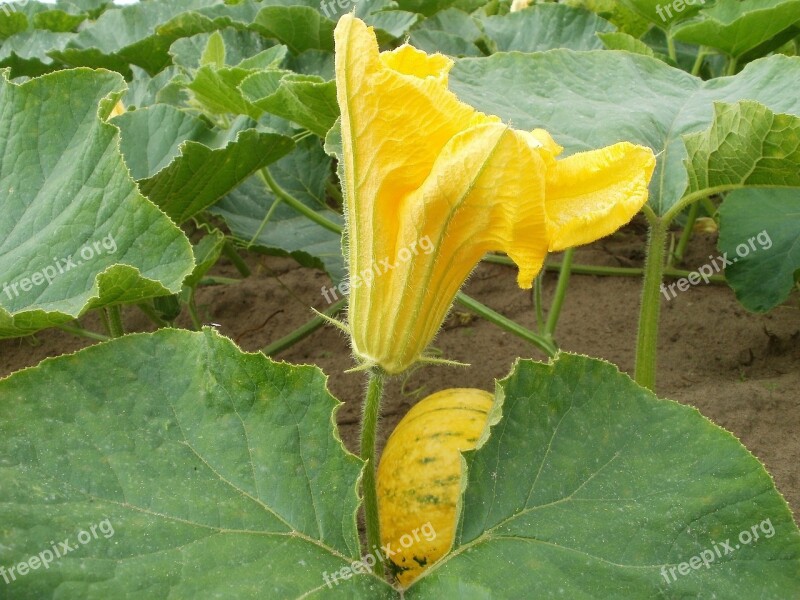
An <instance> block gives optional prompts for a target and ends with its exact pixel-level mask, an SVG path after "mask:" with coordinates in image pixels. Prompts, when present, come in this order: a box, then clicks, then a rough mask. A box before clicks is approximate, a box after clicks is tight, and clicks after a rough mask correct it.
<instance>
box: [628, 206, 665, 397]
mask: <svg viewBox="0 0 800 600" xmlns="http://www.w3.org/2000/svg"><path fill="white" fill-rule="evenodd" d="M668 228H669V221H666V220H665V219H659V218H652V219H650V235H649V237H648V240H647V259H646V260H645V266H644V283H643V284H642V290H643V291H642V304H641V307H640V309H639V329H638V334H637V338H636V367H635V371H634V379H635V380H636V382H637V383H638V384H639V385H642V386H644V387H646V388H648V389H650V390H653V389H654V388H655V384H656V353H657V349H658V348H657V346H658V325H659V317H660V315H661V280H662V277H663V275H664V253H665V251H666V247H667V229H668Z"/></svg>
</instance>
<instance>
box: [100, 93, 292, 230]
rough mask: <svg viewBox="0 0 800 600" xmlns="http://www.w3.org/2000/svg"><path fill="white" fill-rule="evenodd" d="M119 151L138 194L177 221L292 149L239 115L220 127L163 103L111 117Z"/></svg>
mask: <svg viewBox="0 0 800 600" xmlns="http://www.w3.org/2000/svg"><path fill="white" fill-rule="evenodd" d="M113 123H114V124H115V125H117V126H118V127H119V128H120V130H121V132H122V145H121V148H122V154H123V156H124V157H125V162H126V163H127V165H128V167H129V168H130V170H131V174H132V175H133V177H134V179H136V180H137V182H138V183H139V188H140V189H141V191H142V193H143V194H144V195H145V196H147V197H148V198H149V199H150V200H152V201H153V202H155V203H156V204H158V205H159V206H160V207H161V209H162V210H163V211H164V212H166V213H167V214H168V215H169V216H170V217H171V218H172V219H173V220H174V221H175V222H176V223H183V222H184V221H186V220H187V219H189V218H191V217H193V216H194V215H196V214H197V213H199V212H201V211H203V210H205V209H206V208H208V207H209V206H211V205H212V204H214V203H215V202H216V201H217V200H219V199H220V198H222V197H223V196H224V195H225V194H227V193H228V192H230V191H231V190H232V189H234V188H235V187H236V186H237V185H239V184H240V183H241V182H242V181H244V180H245V179H247V178H248V177H249V176H250V175H252V174H253V173H254V172H255V171H257V170H258V169H260V168H262V167H265V166H266V165H268V164H270V163H273V162H275V161H276V160H278V159H279V158H280V157H282V156H284V155H285V154H287V153H289V152H291V150H292V149H293V148H294V142H292V140H291V138H288V137H286V136H283V135H280V134H277V133H266V132H262V131H258V130H256V129H253V128H251V127H250V125H252V123H248V122H247V120H245V119H240V120H239V121H237V122H236V123H234V125H233V126H232V127H231V128H230V129H228V130H224V131H219V130H215V129H212V128H210V127H209V126H208V125H207V124H206V123H204V122H203V121H201V120H200V119H198V118H196V117H194V116H192V115H190V114H188V113H186V112H184V111H182V110H179V109H177V108H175V107H173V106H169V105H167V104H156V105H153V106H149V107H147V108H141V109H139V110H136V111H133V112H126V113H124V114H122V115H120V116H118V117H115V118H114V120H113Z"/></svg>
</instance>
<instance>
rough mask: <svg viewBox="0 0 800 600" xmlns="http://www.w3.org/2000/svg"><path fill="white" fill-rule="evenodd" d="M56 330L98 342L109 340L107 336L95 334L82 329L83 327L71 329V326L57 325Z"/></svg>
mask: <svg viewBox="0 0 800 600" xmlns="http://www.w3.org/2000/svg"><path fill="white" fill-rule="evenodd" d="M58 328H59V329H61V330H62V331H66V332H67V333H71V334H72V335H77V336H80V337H85V338H88V339H90V340H96V341H98V342H107V341H108V340H110V339H111V338H110V337H108V336H107V335H103V334H102V333H95V332H94V331H89V330H88V329H84V328H83V327H73V326H72V325H58Z"/></svg>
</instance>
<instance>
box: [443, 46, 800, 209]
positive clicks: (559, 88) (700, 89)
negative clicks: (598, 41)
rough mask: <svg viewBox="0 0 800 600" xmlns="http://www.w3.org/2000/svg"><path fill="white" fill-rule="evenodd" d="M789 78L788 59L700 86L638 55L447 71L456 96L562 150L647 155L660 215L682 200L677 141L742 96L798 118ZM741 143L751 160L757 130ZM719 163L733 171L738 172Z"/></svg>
mask: <svg viewBox="0 0 800 600" xmlns="http://www.w3.org/2000/svg"><path fill="white" fill-rule="evenodd" d="M795 80H800V58H789V57H786V56H772V57H769V58H766V59H761V60H758V61H754V62H752V63H750V64H749V65H747V66H746V67H745V68H744V69H743V71H742V72H741V73H739V74H738V75H736V76H735V77H724V78H720V79H715V80H712V81H708V82H703V81H702V80H701V79H699V78H696V77H692V76H691V75H689V74H687V73H684V72H683V71H680V70H678V69H675V68H672V67H670V66H668V65H666V64H664V63H663V62H661V61H659V60H656V59H653V58H649V57H646V56H636V55H631V54H628V53H625V52H611V51H602V52H600V51H592V52H573V51H570V50H552V51H550V52H545V53H537V54H528V55H524V54H519V53H507V54H506V53H500V54H495V55H493V56H490V57H487V58H464V59H460V60H458V61H457V64H456V66H455V67H454V69H453V71H452V72H451V74H450V82H451V87H452V88H453V90H454V91H455V92H456V94H458V96H459V98H461V99H462V100H464V101H465V102H467V103H469V104H472V105H473V106H475V107H477V108H478V109H480V110H482V111H484V112H488V113H492V114H496V115H499V116H500V117H502V118H503V119H504V120H505V121H507V122H510V123H512V124H513V126H514V127H517V128H521V129H522V128H524V129H533V128H535V127H543V128H545V129H547V130H548V131H550V132H551V133H552V134H553V136H554V137H555V139H556V141H557V142H558V143H560V144H561V145H562V146H564V147H565V148H566V151H567V153H573V152H577V151H583V150H587V149H591V148H598V147H601V146H605V145H608V144H612V143H615V142H619V141H622V140H628V141H631V142H636V143H640V144H644V145H647V146H650V147H651V148H653V149H654V150H655V151H656V152H658V153H659V157H658V166H657V168H656V173H655V175H654V177H653V181H652V183H651V187H650V206H651V207H652V208H653V209H654V210H655V211H656V213H658V214H665V213H666V212H667V211H669V210H670V209H671V208H673V207H674V206H675V205H676V204H677V203H678V201H679V200H680V199H681V197H683V196H684V194H685V193H686V191H687V189H688V187H689V177H688V174H687V170H686V165H685V164H684V161H685V160H686V158H687V151H686V147H685V144H684V140H683V136H685V135H686V134H690V133H696V132H699V131H702V130H705V129H708V128H709V127H710V126H711V124H712V122H713V120H714V108H713V105H714V102H717V101H724V102H728V103H733V102H738V101H740V100H744V99H749V100H755V101H757V102H760V103H762V104H764V105H765V106H766V107H767V108H769V109H770V110H771V111H772V112H774V113H786V114H790V115H794V116H799V115H800V95H798V94H797V93H795V91H794V89H793V88H792V87H791V86H790V85H786V83H785V82H787V81H795ZM508 82H513V85H509V83H508ZM740 141H741V143H742V149H743V150H742V151H743V152H745V153H746V154H747V156H749V157H750V158H751V159H756V160H757V159H758V158H759V152H760V149H759V144H760V138H759V137H758V132H757V131H753V135H752V136H743V137H741V138H740ZM788 143H791V141H789V142H788ZM727 166H729V167H730V168H732V169H734V170H735V169H736V168H737V166H738V165H737V164H736V163H733V162H731V163H728V165H727ZM735 175H736V173H733V172H731V173H728V172H726V173H725V174H719V173H718V174H716V176H730V177H733V176H735ZM774 185H783V184H781V183H780V182H779V181H775V182H774ZM711 191H713V190H709V192H711Z"/></svg>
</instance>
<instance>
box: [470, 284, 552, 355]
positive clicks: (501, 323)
mask: <svg viewBox="0 0 800 600" xmlns="http://www.w3.org/2000/svg"><path fill="white" fill-rule="evenodd" d="M456 300H458V302H459V304H461V305H462V306H463V307H464V308H467V309H469V310H471V311H472V312H474V313H475V314H477V315H480V316H481V317H483V318H484V319H486V320H487V321H489V322H490V323H494V324H495V325H497V326H498V327H500V328H501V329H505V330H506V331H508V332H509V333H513V334H514V335H516V336H517V337H521V338H522V339H523V340H526V341H528V342H530V343H531V344H533V345H534V346H536V347H537V348H539V349H540V350H541V351H542V352H544V353H545V354H547V356H550V357H552V356H555V355H556V352H558V348H557V347H556V345H555V344H554V343H553V342H552V341H551V340H548V339H546V338H544V337H542V336H540V335H538V334H536V333H534V332H533V331H531V330H530V329H527V328H525V327H523V326H522V325H520V324H518V323H517V322H516V321H512V320H511V319H509V318H508V317H504V316H503V315H501V314H500V313H498V312H495V311H493V310H492V309H491V308H489V307H488V306H486V305H484V304H481V303H480V302H478V301H477V300H475V299H474V298H470V297H469V296H467V295H466V294H463V293H461V292H459V293H458V295H457V296H456Z"/></svg>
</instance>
